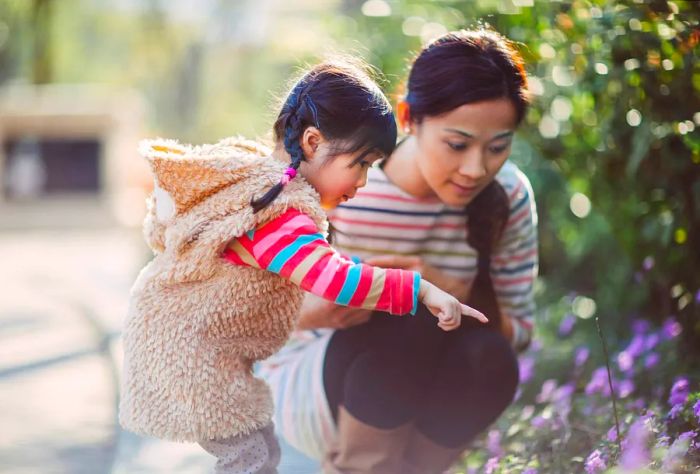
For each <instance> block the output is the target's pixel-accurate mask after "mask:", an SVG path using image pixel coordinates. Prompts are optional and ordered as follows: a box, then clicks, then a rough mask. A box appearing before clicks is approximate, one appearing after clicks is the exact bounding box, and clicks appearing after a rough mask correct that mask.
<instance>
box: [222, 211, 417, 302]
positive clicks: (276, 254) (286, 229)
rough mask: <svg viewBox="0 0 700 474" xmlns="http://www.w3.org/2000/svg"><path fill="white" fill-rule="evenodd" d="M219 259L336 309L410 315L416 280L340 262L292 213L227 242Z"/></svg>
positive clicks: (309, 224) (309, 223)
mask: <svg viewBox="0 0 700 474" xmlns="http://www.w3.org/2000/svg"><path fill="white" fill-rule="evenodd" d="M224 257H225V258H226V259H227V260H228V261H229V262H231V263H233V264H236V265H248V266H253V267H256V268H261V269H264V270H267V271H270V272H273V273H276V274H278V275H280V276H282V277H284V278H287V279H289V280H290V281H292V282H293V283H295V284H296V285H299V286H300V287H301V288H302V289H304V290H306V291H309V292H311V293H313V294H315V295H318V296H321V297H323V298H325V299H327V300H329V301H333V302H335V303H336V304H341V305H345V306H353V307H359V308H366V309H372V310H375V309H376V310H381V311H386V312H388V313H391V314H406V313H411V314H414V313H415V311H416V306H417V300H418V290H419V286H420V275H418V274H417V273H416V272H412V271H408V270H394V269H382V268H374V267H371V266H369V265H366V264H363V263H360V261H359V260H357V261H353V260H352V259H349V258H346V257H343V256H342V255H341V254H340V253H338V252H337V251H335V250H334V249H333V248H331V247H330V245H329V244H328V242H327V241H326V240H325V239H324V238H323V236H322V235H321V234H320V233H319V232H318V229H317V228H316V225H315V224H314V222H313V220H312V219H311V218H310V217H309V216H307V215H306V214H303V213H301V212H300V211H298V210H296V209H289V210H288V211H287V212H285V213H284V214H282V215H281V216H279V217H277V218H276V219H274V220H272V221H270V222H268V223H265V224H264V225H262V226H260V227H259V228H258V229H254V232H246V233H245V234H243V235H242V236H240V237H238V238H236V239H234V240H232V241H231V243H230V244H229V245H228V246H227V248H226V250H225V251H224Z"/></svg>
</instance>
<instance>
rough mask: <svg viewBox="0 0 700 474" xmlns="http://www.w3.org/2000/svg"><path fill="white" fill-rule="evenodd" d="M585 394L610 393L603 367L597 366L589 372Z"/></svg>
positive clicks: (605, 371) (606, 373) (606, 372)
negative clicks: (589, 376) (589, 377)
mask: <svg viewBox="0 0 700 474" xmlns="http://www.w3.org/2000/svg"><path fill="white" fill-rule="evenodd" d="M585 391H586V395H593V394H594V393H600V394H602V395H605V396H607V395H610V386H609V384H608V371H607V370H606V368H605V367H598V368H597V369H595V370H594V371H593V373H592V374H591V380H590V382H588V385H586V390H585Z"/></svg>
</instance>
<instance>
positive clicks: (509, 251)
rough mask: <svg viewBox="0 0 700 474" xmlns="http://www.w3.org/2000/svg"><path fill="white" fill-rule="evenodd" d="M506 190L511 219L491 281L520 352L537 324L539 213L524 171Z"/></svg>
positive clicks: (516, 174)
mask: <svg viewBox="0 0 700 474" xmlns="http://www.w3.org/2000/svg"><path fill="white" fill-rule="evenodd" d="M510 178H511V179H510V180H509V181H510V183H506V184H505V185H504V188H506V192H507V193H508V198H509V202H510V215H509V217H508V221H507V222H506V226H505V230H504V232H503V237H502V238H501V240H500V242H499V244H498V246H497V248H496V250H495V252H494V253H493V255H492V256H491V272H490V273H491V281H492V282H493V287H494V291H495V293H496V300H497V301H498V305H499V308H500V309H501V314H502V315H503V321H504V324H503V325H502V330H503V332H504V334H506V336H508V335H510V340H511V341H512V343H513V346H514V347H515V349H516V350H524V349H525V348H527V346H528V345H529V344H530V341H531V340H532V333H533V323H534V311H535V303H534V283H535V278H536V277H537V268H538V248H537V247H538V240H537V211H536V209H535V201H534V198H533V194H532V188H531V187H530V182H529V181H528V179H527V177H526V176H525V175H524V174H523V173H521V172H520V171H515V172H514V173H513V175H512V176H510Z"/></svg>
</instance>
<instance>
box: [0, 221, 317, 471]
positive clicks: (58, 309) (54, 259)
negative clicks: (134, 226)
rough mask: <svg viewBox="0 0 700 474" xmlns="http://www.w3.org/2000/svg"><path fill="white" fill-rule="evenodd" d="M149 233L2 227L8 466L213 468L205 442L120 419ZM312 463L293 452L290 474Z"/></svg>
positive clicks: (1, 344)
mask: <svg viewBox="0 0 700 474" xmlns="http://www.w3.org/2000/svg"><path fill="white" fill-rule="evenodd" d="M147 255H148V253H147V250H146V249H145V247H143V244H142V239H141V235H140V233H139V232H138V231H129V230H121V229H119V230H115V229H111V230H108V229H102V230H80V231H78V230H62V231H46V230H44V231H38V230H37V231H31V232H19V231H16V232H14V231H12V232H7V231H6V232H3V233H0V262H2V264H1V265H0V407H2V410H1V411H0V426H1V427H2V428H1V429H0V473H12V474H29V473H42V474H47V473H70V474H81V473H86V474H88V473H89V474H102V473H119V474H121V473H130V474H131V473H173V474H175V473H204V472H210V470H211V467H212V459H211V458H210V457H209V456H208V455H207V454H206V453H204V452H203V451H202V450H201V449H200V448H199V447H198V446H196V445H192V444H179V443H167V442H162V441H159V440H155V439H150V438H143V437H139V436H136V435H133V434H131V433H128V432H124V431H122V430H121V429H120V428H119V426H118V424H117V422H116V407H117V397H118V385H119V384H118V380H119V370H120V367H121V340H120V327H121V322H122V318H123V316H124V314H125V312H126V304H127V298H126V296H127V294H128V289H129V286H130V285H131V283H132V281H133V279H134V277H135V275H136V273H137V272H138V270H139V268H140V267H141V266H142V264H143V262H144V261H145V260H146V258H147ZM312 472H313V468H312V467H310V465H309V464H308V463H306V462H304V460H303V459H302V458H301V457H300V456H298V455H297V454H293V453H291V451H289V450H287V451H285V455H284V459H283V463H282V465H281V466H280V473H281V474H311V473H312Z"/></svg>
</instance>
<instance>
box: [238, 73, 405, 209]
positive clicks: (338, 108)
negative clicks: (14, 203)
mask: <svg viewBox="0 0 700 474" xmlns="http://www.w3.org/2000/svg"><path fill="white" fill-rule="evenodd" d="M310 126H314V127H316V128H318V129H319V130H320V131H321V133H322V134H323V136H324V137H325V138H326V139H327V140H328V141H329V142H331V146H332V147H333V148H332V154H333V155H338V154H342V153H357V152H361V153H360V154H359V155H358V156H357V157H356V159H355V161H356V162H359V161H361V160H362V159H363V158H364V157H365V156H366V155H367V154H369V153H380V154H383V155H385V156H388V155H390V154H391V153H392V151H393V150H394V147H395V146H396V135H397V133H396V121H395V120H394V114H393V113H392V110H391V104H390V103H389V101H388V100H387V98H386V96H385V95H384V94H383V93H382V91H381V89H380V88H379V86H378V85H377V84H376V83H375V82H374V81H373V80H372V79H371V77H370V75H369V74H368V72H367V70H366V68H365V67H364V66H363V65H361V64H360V63H357V62H356V61H353V62H350V61H348V60H334V61H329V62H324V63H322V64H319V65H317V66H315V67H313V68H312V69H311V70H310V71H308V72H306V74H304V76H303V77H302V78H301V79H300V80H299V81H298V82H297V83H296V84H295V85H294V87H292V90H291V91H290V92H289V95H288V96H287V99H286V100H285V101H284V104H283V106H282V110H280V113H279V115H278V116H277V120H276V121H275V125H274V128H273V130H274V138H275V141H276V142H277V143H279V142H282V143H283V144H284V148H285V150H286V151H287V153H289V155H290V156H291V163H290V165H289V166H290V167H291V168H294V169H295V170H296V169H298V168H299V165H300V164H301V162H302V161H303V160H304V159H305V157H304V153H303V151H302V148H301V138H302V136H303V134H304V130H306V128H307V127H310ZM283 187H284V184H283V183H281V182H280V183H278V184H276V185H275V186H273V187H272V188H271V189H270V190H269V191H268V192H267V193H265V195H263V196H262V197H261V198H260V199H258V200H254V201H253V202H251V205H252V206H253V211H254V212H258V211H259V210H261V209H263V208H264V207H265V206H267V205H268V204H270V203H271V202H272V201H273V200H274V199H275V198H276V197H277V196H278V195H279V193H280V192H281V191H282V188H283Z"/></svg>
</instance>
